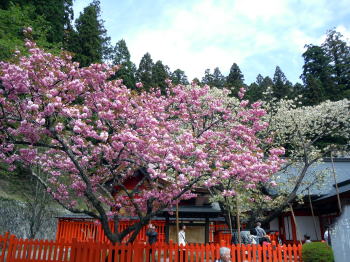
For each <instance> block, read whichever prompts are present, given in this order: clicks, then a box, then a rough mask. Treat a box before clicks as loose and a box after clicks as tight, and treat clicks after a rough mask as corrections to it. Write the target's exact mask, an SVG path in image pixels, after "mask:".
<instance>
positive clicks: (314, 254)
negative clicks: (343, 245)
mask: <svg viewBox="0 0 350 262" xmlns="http://www.w3.org/2000/svg"><path fill="white" fill-rule="evenodd" d="M302 256H303V261H304V262H333V261H334V257H333V250H332V248H331V247H330V246H328V245H327V244H326V243H322V242H313V243H308V244H304V245H303V253H302Z"/></svg>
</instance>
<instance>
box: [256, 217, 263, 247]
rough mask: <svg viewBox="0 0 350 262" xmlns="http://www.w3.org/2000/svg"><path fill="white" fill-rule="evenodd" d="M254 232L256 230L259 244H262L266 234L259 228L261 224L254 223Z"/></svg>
mask: <svg viewBox="0 0 350 262" xmlns="http://www.w3.org/2000/svg"><path fill="white" fill-rule="evenodd" d="M255 230H256V236H257V237H258V239H259V244H262V242H263V239H264V237H265V236H266V232H265V230H264V229H263V228H261V223H260V222H257V223H256V227H255Z"/></svg>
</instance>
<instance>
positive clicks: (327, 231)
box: [323, 226, 332, 246]
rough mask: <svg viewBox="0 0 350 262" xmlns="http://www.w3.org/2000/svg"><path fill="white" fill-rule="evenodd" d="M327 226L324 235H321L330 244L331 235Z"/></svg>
mask: <svg viewBox="0 0 350 262" xmlns="http://www.w3.org/2000/svg"><path fill="white" fill-rule="evenodd" d="M329 230H330V228H329V226H327V227H326V230H325V232H324V235H323V238H324V241H325V242H326V243H327V244H328V245H329V246H331V244H332V243H331V235H330V234H329Z"/></svg>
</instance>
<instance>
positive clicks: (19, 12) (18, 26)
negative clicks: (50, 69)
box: [0, 4, 60, 61]
mask: <svg viewBox="0 0 350 262" xmlns="http://www.w3.org/2000/svg"><path fill="white" fill-rule="evenodd" d="M29 26H31V27H32V28H33V32H32V37H33V39H34V40H35V41H36V43H37V44H38V46H40V47H42V48H45V49H47V50H50V51H51V52H53V53H58V52H60V48H59V44H53V43H49V42H48V40H47V35H48V32H49V31H50V28H51V27H50V24H49V23H48V22H47V21H46V20H45V17H43V16H38V15H36V13H35V8H34V7H33V6H31V5H26V6H20V5H13V4H10V5H9V6H8V8H7V9H0V61H4V60H8V59H11V58H12V57H13V52H14V51H15V50H20V51H21V52H26V48H25V47H24V41H23V39H24V35H23V29H24V28H26V27H29Z"/></svg>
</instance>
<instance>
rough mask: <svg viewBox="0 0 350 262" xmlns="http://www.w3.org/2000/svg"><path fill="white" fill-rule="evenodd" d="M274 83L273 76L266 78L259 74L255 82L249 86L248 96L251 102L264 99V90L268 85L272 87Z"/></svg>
mask: <svg viewBox="0 0 350 262" xmlns="http://www.w3.org/2000/svg"><path fill="white" fill-rule="evenodd" d="M272 85H273V83H272V80H271V78H269V77H265V78H264V77H263V76H262V75H261V74H258V76H257V77H256V81H255V82H254V83H251V84H250V86H249V87H248V90H247V93H246V98H247V99H248V100H249V101H250V102H256V101H258V100H262V99H264V92H265V91H266V89H267V87H272Z"/></svg>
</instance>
